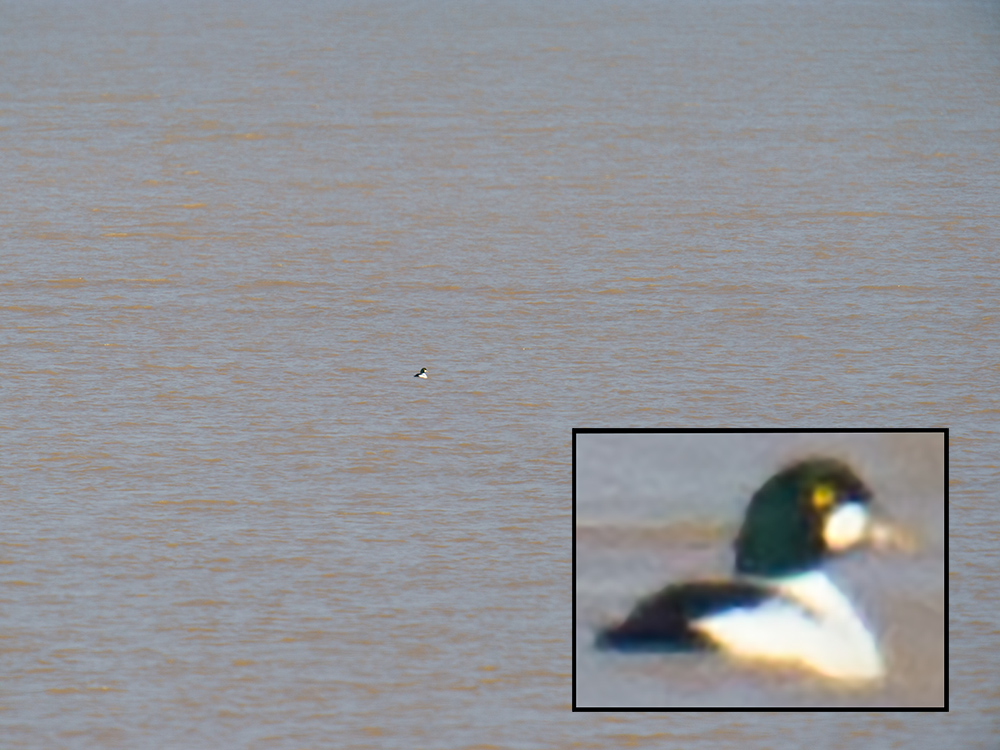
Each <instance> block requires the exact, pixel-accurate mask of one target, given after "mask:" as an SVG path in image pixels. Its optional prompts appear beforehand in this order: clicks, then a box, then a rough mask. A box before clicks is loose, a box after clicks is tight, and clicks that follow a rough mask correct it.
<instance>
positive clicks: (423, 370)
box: [413, 367, 427, 380]
mask: <svg viewBox="0 0 1000 750" xmlns="http://www.w3.org/2000/svg"><path fill="white" fill-rule="evenodd" d="M413 377H415V378H423V379H424V380H426V379H427V368H426V367H421V368H420V372H418V373H417V374H416V375H414V376H413Z"/></svg>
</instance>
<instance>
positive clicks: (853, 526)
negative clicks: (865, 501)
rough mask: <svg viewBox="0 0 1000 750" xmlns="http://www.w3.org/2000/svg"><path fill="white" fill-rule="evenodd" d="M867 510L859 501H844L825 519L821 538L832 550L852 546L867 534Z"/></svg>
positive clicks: (862, 539)
mask: <svg viewBox="0 0 1000 750" xmlns="http://www.w3.org/2000/svg"><path fill="white" fill-rule="evenodd" d="M868 523H869V518H868V511H867V509H865V507H864V506H863V505H861V503H845V504H844V505H841V506H840V507H839V508H837V509H836V510H835V511H833V513H831V514H830V516H829V517H828V518H827V519H826V525H825V526H824V527H823V540H824V541H825V542H826V546H827V547H829V548H830V549H832V550H834V551H838V550H844V549H847V548H849V547H853V546H854V545H856V544H859V543H861V542H862V541H864V540H865V538H866V537H867V535H868Z"/></svg>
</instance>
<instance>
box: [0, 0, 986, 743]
mask: <svg viewBox="0 0 1000 750" xmlns="http://www.w3.org/2000/svg"><path fill="white" fill-rule="evenodd" d="M998 20H1000V19H998V14H997V9H996V6H995V4H992V3H987V2H974V1H973V0H960V1H959V2H951V3H945V2H902V1H901V0H880V1H879V2H874V3H869V2H864V3H861V2H844V1H842V0H832V1H831V2H826V3H787V2H743V3H740V2H737V3H730V2H724V3H723V2H713V1H711V0H710V1H709V2H700V1H699V2H688V1H687V0H678V1H677V2H668V3H653V2H641V1H638V0H636V1H633V0H626V1H625V2H619V3H614V4H603V3H596V2H574V3H568V2H552V3H544V4H541V3H523V2H522V3H515V2H494V3H480V4H467V3H455V2H433V3H407V2H377V3H367V2H366V3H349V2H289V3H262V2H255V1H253V0H248V1H247V2H244V3H239V4H235V3H222V2H215V1H213V0H208V1H207V2H198V3H194V2H189V1H188V0H180V1H179V2H174V3H170V4H166V5H165V4H163V3H154V2H151V1H150V0H136V1H134V2H124V1H122V2H112V1H111V0H80V1H79V2H73V3H68V2H58V1H57V0H39V1H38V2H31V3H18V2H3V3H0V64H2V72H3V75H2V76H0V163H2V165H3V168H2V169H0V194H2V196H3V199H2V201H0V228H2V234H0V354H2V357H0V389H2V400H0V446H2V449H3V462H2V465H0V545H2V546H0V563H2V565H0V649H2V661H0V663H2V666H3V674H4V676H5V679H4V681H3V687H2V688H0V747H4V748H7V747H10V748H20V747H26V748H94V747H123V748H133V747H158V748H192V747H245V748H255V749H256V748H304V747H352V748H364V747H371V748H396V747H398V748H413V747H427V748H467V747H475V746H495V747H512V748H513V747H524V748H528V747H581V748H582V747H601V748H604V747H608V746H621V745H630V746H640V747H706V748H708V747H711V748H713V749H714V748H719V747H723V748H725V747H737V746H739V747H741V748H743V747H747V746H753V745H754V744H756V745H758V746H765V747H772V746H781V747H799V746H801V745H803V744H805V743H809V744H810V745H812V746H814V747H816V748H826V747H830V748H838V747H854V746H856V745H857V744H858V741H859V738H860V740H861V741H863V742H864V744H866V745H867V746H869V747H874V748H882V747H885V748H888V747H894V746H905V747H907V748H911V747H933V748H937V747H944V746H955V747H957V746H961V747H968V748H976V747H982V748H995V747H996V744H997V736H998V726H997V722H996V713H995V711H996V706H997V705H998V690H1000V687H998V681H997V678H996V675H997V674H998V672H1000V669H998V667H1000V664H998V659H997V656H996V653H997V649H996V648H995V645H996V635H997V632H998V620H997V615H996V613H997V612H998V611H1000V607H998V605H1000V602H998V599H997V594H996V591H997V585H996V583H997V581H996V570H997V568H998V559H997V552H996V540H997V535H998V523H997V518H996V511H995V506H994V502H993V500H994V498H993V494H994V492H993V490H994V485H995V481H994V480H995V478H996V476H997V467H998V459H997V447H996V438H997V435H996V427H995V425H996V422H997V417H998V414H1000V409H998V404H997V390H998V385H1000V382H998V381H1000V369H998V366H997V363H996V352H997V351H998V348H1000V341H998V338H1000V337H998V325H997V315H996V306H997V302H996V301H997V296H998V295H997V292H998V282H997V276H998V272H1000V264H998V260H997V256H996V248H997V246H998V242H997V240H998V238H1000V230H998V222H997V213H998V212H997V209H996V195H997V189H996V188H997V187H998V182H1000V180H998V170H997V164H998V156H1000V154H998V146H997V144H998V143H1000V132H998V127H997V124H998V122H1000V118H998V114H1000V112H998V110H1000V106H998V105H1000V97H998V87H997V86H998V84H997V81H998V80H1000V78H998V75H997V74H998V59H997V50H998V49H1000V46H998V41H1000V39H998V37H1000V25H998ZM421 367H427V368H428V370H429V372H430V378H429V379H428V380H420V379H415V378H413V377H412V376H413V374H414V373H415V372H417V370H419V368H421ZM588 426H609V427H681V426H691V427H722V426H725V427H739V426H747V427H796V428H809V427H818V428H831V427H835V428H844V429H848V428H852V427H927V426H947V427H950V428H951V430H952V432H951V435H952V441H951V461H950V482H951V485H950V489H951V505H950V516H949V518H950V527H949V529H948V532H949V538H950V560H949V563H950V567H949V570H950V576H949V592H948V593H949V594H950V600H949V603H950V610H949V616H950V623H949V635H950V663H949V673H948V674H949V678H950V681H949V684H948V687H949V689H950V693H949V695H950V708H951V711H950V713H947V714H941V713H937V714H919V713H901V714H893V713H866V714H848V715H845V714H791V715H785V716H775V715H763V714H746V715H743V716H737V717H726V716H722V715H720V714H711V715H709V714H704V715H700V714H696V713H691V714H664V715H656V714H644V715H638V714H637V715H614V716H610V717H609V716H607V715H601V714H581V713H573V712H571V710H570V708H571V701H572V685H571V674H572V659H573V654H572V649H571V643H572V633H571V626H572V607H573V602H572V596H571V590H572V588H571V577H572V572H573V571H572V539H573V533H574V529H573V523H572V507H571V453H570V446H571V429H572V428H573V427H588ZM737 468H738V469H739V471H740V472H742V471H744V470H745V469H746V468H747V466H746V465H745V464H742V463H741V464H740V465H739V466H738V467H734V468H732V469H729V468H726V466H725V465H723V468H721V469H719V471H732V472H733V473H734V474H735V473H737ZM768 468H770V467H767V468H764V467H763V466H762V467H760V468H759V469H756V470H758V471H767V469H768ZM750 473H751V474H752V473H753V472H750ZM741 476H743V477H745V479H741V480H740V482H743V481H747V482H749V481H751V479H750V477H749V476H748V475H746V474H741ZM904 477H905V472H904ZM691 481H694V479H692V480H691ZM900 481H906V480H905V478H904V479H903V480H900ZM741 486H742V485H741ZM710 494H711V493H710ZM737 494H738V493H735V492H734V493H733V494H732V495H728V494H722V495H721V497H724V498H725V499H726V501H728V502H732V503H734V504H735V503H736V502H737V499H738V498H737ZM713 496H714V495H713ZM646 502H651V499H650V498H649V497H647V499H646ZM925 502H930V501H929V499H927V500H925ZM719 510H720V515H719V516H718V518H719V519H721V520H722V521H725V520H726V519H728V518H730V516H729V515H728V513H729V510H728V508H722V507H721V506H720V508H719ZM722 511H726V512H722ZM734 512H737V513H738V510H737V511H734ZM715 518H716V517H714V516H713V522H714V520H715ZM924 528H925V529H926V528H930V529H933V524H931V523H930V522H928V524H927V525H925V526H924ZM928 549H931V550H933V549H934V548H933V547H930V548H928ZM938 549H940V547H939V548H938ZM710 554H712V553H710ZM928 554H930V553H928ZM697 562H701V560H698V561H697ZM707 562H712V560H711V559H709V560H708V561H707ZM938 563H940V556H939V558H938ZM880 564H884V565H890V566H894V565H897V563H896V562H895V561H887V562H884V563H880ZM938 569H940V564H939V567H938ZM660 572H663V571H660ZM897 574H898V575H902V570H901V569H898V568H894V569H893V570H892V571H890V575H897ZM848 578H850V575H848ZM638 583H639V582H637V584H638ZM930 590H931V592H933V591H934V588H933V586H931V587H930ZM862 593H863V592H862ZM938 594H940V587H938ZM939 598H940V597H939ZM919 601H922V602H923V601H929V600H925V599H923V598H920V599H919ZM888 614H892V612H891V611H890V612H889V613H888ZM889 622H892V620H891V619H890V620H889ZM909 642H910V641H907V640H906V639H904V640H903V641H902V643H904V644H905V643H909ZM928 668H929V667H928ZM723 677H724V675H723ZM768 685H770V683H768ZM731 687H732V686H730V688H731ZM730 688H727V689H730ZM733 689H737V690H739V689H741V686H739V685H737V686H736V687H735V688H733ZM742 689H743V690H745V691H752V690H758V688H757V687H756V683H754V682H753V680H752V679H750V680H749V681H748V682H746V683H745V684H743V685H742ZM771 689H774V686H773V685H772V686H770V687H767V686H765V688H763V690H764V691H765V695H768V696H770V697H773V694H772V693H770V692H768V691H769V690H771ZM781 690H786V691H787V689H786V688H781ZM917 693H918V694H913V693H908V694H907V695H906V696H904V698H911V699H912V700H908V701H906V703H907V705H914V704H915V703H919V704H923V703H924V702H925V699H926V700H929V698H928V695H927V694H925V693H923V692H921V691H917ZM784 695H786V696H787V697H788V705H795V704H797V703H798V702H799V701H798V700H797V698H796V693H795V692H794V688H793V689H792V690H791V692H785V693H784ZM896 695H897V696H898V694H896Z"/></svg>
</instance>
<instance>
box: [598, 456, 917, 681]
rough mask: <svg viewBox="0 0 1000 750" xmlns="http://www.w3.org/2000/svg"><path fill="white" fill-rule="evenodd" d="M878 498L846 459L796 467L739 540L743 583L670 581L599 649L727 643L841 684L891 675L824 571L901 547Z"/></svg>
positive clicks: (723, 646) (756, 501)
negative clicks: (876, 506)
mask: <svg viewBox="0 0 1000 750" xmlns="http://www.w3.org/2000/svg"><path fill="white" fill-rule="evenodd" d="M871 501H872V492H871V490H870V489H869V488H868V487H867V486H865V484H864V483H863V482H862V481H861V480H860V479H859V478H858V477H857V476H856V475H855V474H854V472H853V471H852V470H851V469H850V468H849V467H848V466H846V465H845V464H843V463H841V462H840V461H836V460H832V459H826V458H812V459H808V460H805V461H800V462H798V463H795V464H793V465H791V466H788V467H787V468H785V469H783V470H782V471H780V472H779V473H778V474H776V475H775V476H773V477H771V478H770V479H769V480H767V482H765V484H764V485H763V486H762V487H761V488H760V489H759V490H757V492H756V493H754V495H753V497H752V498H751V500H750V505H749V507H748V508H747V512H746V516H745V517H744V519H743V525H742V527H741V529H740V531H739V534H738V535H737V537H736V541H735V543H734V547H735V550H736V574H737V577H736V578H735V579H734V580H730V581H701V582H693V583H678V584H673V585H670V586H667V587H666V588H664V589H662V590H661V591H659V592H657V593H655V594H652V595H651V596H648V597H646V598H645V599H643V600H641V601H640V602H639V603H638V604H637V605H636V606H635V608H634V609H633V610H632V612H631V614H629V615H628V617H627V618H625V620H624V622H622V623H620V624H618V625H615V626H613V627H609V628H606V629H604V630H603V631H601V632H600V633H599V635H598V637H597V646H598V647H599V648H602V649H617V650H625V651H634V650H642V651H649V650H654V651H677V650H690V649H718V650H722V651H724V652H727V653H730V654H732V655H733V656H735V657H738V658H745V659H762V660H767V661H772V662H783V663H788V664H796V665H798V666H800V667H804V668H806V669H810V670H812V671H814V672H816V673H818V674H820V675H823V676H824V677H828V678H832V679H837V680H875V679H879V678H881V677H883V676H884V674H885V664H884V662H883V658H882V655H881V653H880V652H879V648H878V644H877V642H876V639H875V637H874V636H873V635H872V633H871V632H869V630H868V629H867V628H866V627H865V625H864V622H863V621H862V619H861V618H860V617H859V616H858V614H857V613H856V612H855V611H854V607H853V606H852V605H851V602H850V601H849V600H848V599H847V597H846V596H845V595H844V594H843V593H842V592H841V591H840V590H839V589H838V588H837V587H836V586H835V585H834V584H833V582H832V581H831V580H830V579H829V578H828V577H827V576H826V574H824V573H823V571H822V570H821V566H822V563H823V561H824V559H826V558H828V557H830V556H833V555H836V554H839V553H842V552H846V551H848V550H850V549H852V548H855V547H857V546H859V545H862V544H864V543H866V542H867V543H873V544H875V545H876V546H894V545H893V542H894V541H895V540H897V539H898V532H896V531H893V530H892V529H891V527H889V526H887V525H885V524H881V523H877V522H876V521H874V519H872V518H871V515H870V513H869V510H870V505H871Z"/></svg>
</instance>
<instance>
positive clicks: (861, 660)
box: [695, 572, 885, 680]
mask: <svg viewBox="0 0 1000 750" xmlns="http://www.w3.org/2000/svg"><path fill="white" fill-rule="evenodd" d="M772 585H773V587H774V588H775V589H776V590H777V592H780V595H781V597H780V598H776V599H775V600H773V601H771V602H768V603H766V604H763V605H761V606H758V607H755V608H752V609H737V610H731V611H729V612H726V613H723V614H719V615H713V616H712V617H708V618H705V619H704V620H700V621H698V623H696V624H695V628H696V629H698V630H700V631H701V632H703V633H705V634H706V635H708V636H709V637H710V638H712V640H713V641H715V642H716V643H718V644H719V645H720V646H721V647H723V648H724V649H725V650H726V651H728V652H730V653H732V654H734V655H736V656H739V657H744V658H751V659H766V660H772V661H780V662H790V663H798V664H800V665H803V666H806V667H808V668H810V669H812V670H814V671H816V672H819V673H820V674H822V675H825V676H826V677H831V678H833V679H842V680H873V679H878V678H880V677H882V676H884V674H885V666H884V664H883V661H882V656H881V654H880V653H879V649H878V645H877V644H876V642H875V639H874V637H873V636H872V634H871V633H870V632H869V631H868V629H867V628H866V627H865V626H864V623H862V622H861V619H860V618H859V617H858V615H857V613H855V611H854V608H853V607H852V606H851V603H850V602H849V601H848V599H847V597H845V596H844V595H843V594H842V593H841V592H840V590H839V589H838V588H837V587H836V586H834V585H833V583H832V582H831V581H830V579H829V578H827V577H826V576H825V575H824V574H823V573H818V572H815V573H805V574H803V575H800V576H795V577H794V578H790V579H784V580H783V581H781V582H780V583H778V584H772Z"/></svg>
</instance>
